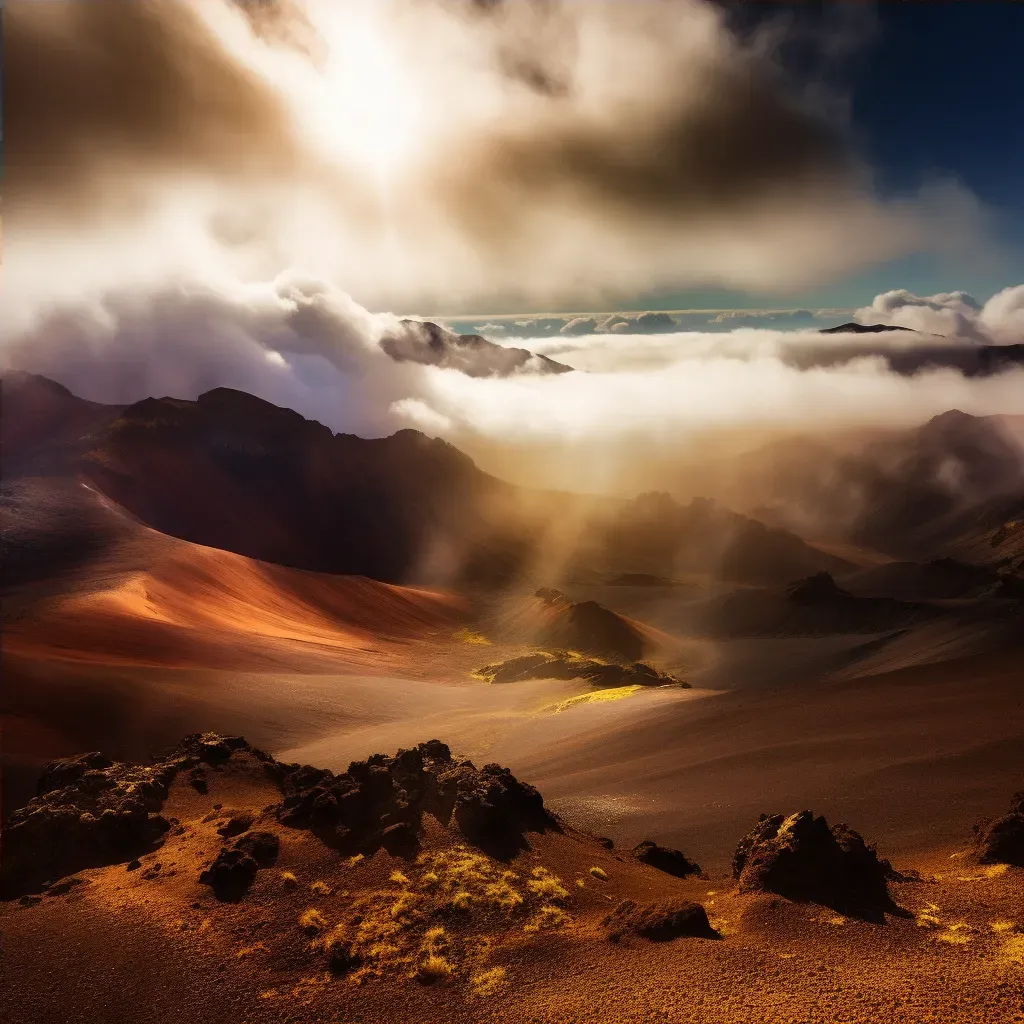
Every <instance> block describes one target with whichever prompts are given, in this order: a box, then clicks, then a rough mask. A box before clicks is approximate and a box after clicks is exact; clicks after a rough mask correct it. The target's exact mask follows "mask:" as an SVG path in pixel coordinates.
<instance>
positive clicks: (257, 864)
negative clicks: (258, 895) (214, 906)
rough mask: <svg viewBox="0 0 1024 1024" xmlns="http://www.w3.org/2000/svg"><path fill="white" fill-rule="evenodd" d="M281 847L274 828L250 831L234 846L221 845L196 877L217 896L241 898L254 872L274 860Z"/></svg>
mask: <svg viewBox="0 0 1024 1024" xmlns="http://www.w3.org/2000/svg"><path fill="white" fill-rule="evenodd" d="M280 849H281V841H280V840H279V839H278V838H277V836H275V835H274V834H273V832H250V833H248V834H246V835H243V836H242V837H241V838H240V839H238V840H237V841H236V842H235V843H234V845H233V846H231V847H224V848H223V849H222V850H221V851H220V853H218V854H217V856H216V858H215V859H214V861H213V863H212V864H210V866H209V867H208V868H206V870H205V871H203V873H202V874H201V875H200V876H199V881H200V882H201V883H202V884H203V885H208V886H210V887H211V888H212V889H213V893H214V895H215V896H216V897H217V899H219V900H223V901H225V902H233V901H236V900H240V899H241V898H242V897H243V896H244V895H245V894H246V892H248V890H249V886H250V885H252V883H253V880H254V879H255V878H256V872H257V871H259V870H260V868H266V867H270V866H271V865H272V864H274V863H275V862H276V861H277V855H278V853H279V852H280Z"/></svg>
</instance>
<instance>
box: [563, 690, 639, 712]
mask: <svg viewBox="0 0 1024 1024" xmlns="http://www.w3.org/2000/svg"><path fill="white" fill-rule="evenodd" d="M643 689H646V687H643V686H638V685H631V686H611V687H609V688H608V689H606V690H591V691H590V692H588V693H580V694H577V695H576V696H575V697H569V698H568V699H567V700H563V701H559V702H558V703H557V704H555V705H554V706H553V707H552V709H551V710H552V711H554V712H555V713H556V714H558V713H559V712H561V711H568V710H569V709H570V708H575V707H579V706H581V705H583V704H601V703H604V702H605V701H609V700H622V699H623V698H624V697H632V696H633V694H634V693H637V692H638V691H640V690H643Z"/></svg>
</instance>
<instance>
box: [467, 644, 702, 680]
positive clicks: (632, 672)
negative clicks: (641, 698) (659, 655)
mask: <svg viewBox="0 0 1024 1024" xmlns="http://www.w3.org/2000/svg"><path fill="white" fill-rule="evenodd" d="M477 675H478V676H482V677H484V678H485V679H488V680H489V681H490V682H492V683H518V682H523V681H525V680H527V679H585V680H586V681H587V682H588V683H590V685H591V686H597V687H603V688H607V687H614V686H683V687H689V685H690V684H689V683H684V682H681V681H680V680H679V679H677V678H676V677H675V676H671V675H666V674H663V673H660V672H658V671H657V670H656V669H653V668H651V666H650V665H647V664H644V663H643V662H641V661H637V662H634V663H633V664H632V665H614V664H611V665H610V664H606V663H605V662H602V661H595V660H593V659H590V658H581V657H579V656H578V655H574V654H568V653H565V652H562V651H554V652H552V653H538V654H526V655H523V656H522V657H519V658H510V659H509V660H508V661H503V662H498V663H496V664H494V665H484V667H483V668H481V669H478V670H477Z"/></svg>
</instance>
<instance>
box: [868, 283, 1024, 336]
mask: <svg viewBox="0 0 1024 1024" xmlns="http://www.w3.org/2000/svg"><path fill="white" fill-rule="evenodd" d="M855 318H856V319H857V321H858V322H859V323H862V324H873V323H878V324H889V325H892V326H894V327H907V328H910V329H911V330H914V331H921V332H923V333H926V334H937V335H941V336H944V337H946V338H950V339H957V340H961V341H977V342H981V343H985V344H995V345H1005V344H1014V343H1024V285H1017V286H1016V287H1013V288H1006V289H1004V290H1003V291H1001V292H999V293H998V294H996V295H993V296H992V298H991V299H989V300H988V302H986V303H985V304H984V305H983V304H982V303H980V302H979V301H978V300H977V299H976V298H974V296H972V295H968V294H967V293H966V292H944V293H941V294H939V295H928V296H921V295H914V294H913V293H912V292H908V291H906V290H905V289H898V290H895V291H891V292H885V293H884V294H882V295H878V296H876V297H875V300H874V301H873V302H872V303H871V305H870V306H865V307H864V308H863V309H858V310H857V312H856V314H855Z"/></svg>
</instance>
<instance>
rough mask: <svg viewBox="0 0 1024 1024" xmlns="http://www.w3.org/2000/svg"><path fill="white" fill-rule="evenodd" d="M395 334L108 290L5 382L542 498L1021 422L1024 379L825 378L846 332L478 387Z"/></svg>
mask: <svg viewBox="0 0 1024 1024" xmlns="http://www.w3.org/2000/svg"><path fill="white" fill-rule="evenodd" d="M1001 302H1005V303H1006V304H1007V305H1008V307H1009V309H1010V311H1011V313H1014V312H1016V310H1017V308H1018V307H1017V306H1016V305H1015V304H1014V303H1013V302H1012V301H1010V302H1006V300H1005V299H1003V300H1001ZM402 331H403V327H402V325H401V323H400V321H398V320H397V318H395V317H393V316H390V315H377V314H371V313H368V312H367V311H366V310H365V309H363V308H362V307H360V306H359V305H358V304H357V303H355V302H353V301H352V300H351V299H350V298H349V297H348V296H347V295H345V294H344V293H343V292H341V291H340V290H339V289H338V288H337V287H335V286H333V285H329V284H326V283H324V282H321V281H316V280H311V279H308V278H301V277H297V276H294V275H293V276H290V277H284V278H280V279H277V280H275V281H273V282H269V283H265V284H261V285H249V286H235V287H232V288H230V289H220V288H215V287H212V286H210V285H209V284H202V285H197V284H194V283H193V284H190V285H186V284H179V285H177V286H175V287H173V288H165V289H163V290H160V291H156V292H153V293H150V294H145V295H144V294H140V293H138V292H136V291H127V292H125V291H122V292H120V293H112V294H110V295H107V296H105V297H104V298H103V299H101V300H99V301H95V302H92V303H90V304H87V305H77V306H73V307H68V308H64V309H62V310H59V311H55V312H53V313H52V314H51V315H50V316H49V317H47V318H46V319H45V320H44V321H42V322H41V323H40V324H38V325H36V326H35V327H34V328H32V329H30V330H29V331H27V332H25V333H23V334H21V335H19V336H18V337H17V338H15V339H13V340H12V341H11V342H10V343H8V344H7V345H6V346H4V348H3V350H2V356H3V365H4V366H5V367H13V368H20V369H26V370H31V371H34V372H38V373H43V374H46V375H48V376H52V377H54V378H56V379H57V380H59V381H60V382H61V383H64V384H66V385H67V386H68V387H70V388H71V389H72V390H73V391H75V392H76V393H78V394H81V395H83V396H85V397H88V398H92V399H95V400H100V401H108V402H130V401H135V400H137V399H140V398H143V397H146V396H148V395H156V396H162V395H173V396H176V397H182V398H194V397H196V396H197V395H198V394H200V393H201V392H203V391H206V390H209V389H210V388H213V387H217V386H228V387H235V388H242V389H245V390H248V391H251V392H253V393H255V394H257V395H259V396H260V397H263V398H266V399H268V400H270V401H273V402H276V403H278V404H281V405H286V406H289V407H292V408H295V409H297V410H298V411H299V412H301V413H303V414H304V415H306V416H309V417H313V418H316V419H319V420H321V421H322V422H324V423H326V424H327V425H328V426H330V427H331V428H332V429H334V430H340V431H348V432H354V433H359V434H363V435H379V434H384V433H390V432H392V431H394V430H396V429H399V428H401V427H406V426H415V427H419V428H420V429H423V430H426V431H429V432H431V433H434V432H437V433H441V434H443V436H445V438H446V439H447V440H450V441H452V442H453V443H455V444H457V445H458V446H460V447H462V448H464V449H466V450H467V451H469V452H470V453H472V454H475V455H476V456H477V457H479V458H480V459H481V460H482V462H483V465H484V466H485V468H488V469H490V470H492V471H494V472H505V471H509V472H512V471H513V469H514V468H515V467H516V466H518V469H515V472H517V473H518V474H519V475H520V476H521V478H522V479H526V480H529V481H530V482H532V483H535V484H545V485H549V486H566V487H573V486H575V487H580V488H587V487H590V488H593V487H598V488H604V487H608V486H612V482H613V481H621V480H622V479H623V478H625V477H628V478H629V479H630V480H635V481H636V482H637V484H638V485H645V486H651V485H652V484H653V483H654V482H656V477H657V474H656V473H655V470H654V467H655V465H656V462H657V459H669V458H678V457H679V456H680V453H681V452H683V451H684V450H685V449H686V448H687V446H688V445H696V444H698V443H699V442H700V439H701V438H703V437H706V436H707V435H709V434H714V433H722V432H747V433H748V434H750V435H751V436H753V437H756V438H760V439H763V438H764V437H766V436H767V435H769V434H771V433H773V432H781V431H800V430H813V432H814V433H815V435H816V436H821V435H822V434H824V433H826V432H827V431H829V430H843V429H847V428H851V427H852V428H857V427H866V426H870V427H871V428H872V429H876V428H878V427H879V426H886V425H897V424H913V423H918V422H922V421H923V420H925V419H927V418H929V417H931V416H933V415H935V414H936V413H939V412H943V411H945V410H947V409H950V408H959V409H961V410H963V411H965V412H968V413H977V414H986V413H996V412H998V413H1024V369H1021V368H1020V367H1009V368H1007V367H1003V368H1002V369H1000V370H999V371H998V372H993V373H991V374H990V375H988V376H986V377H977V378H971V377H969V376H966V375H965V374H964V373H963V372H960V371H959V370H957V369H956V368H951V367H942V366H938V367H935V366H932V367H930V368H926V369H922V370H919V372H915V373H913V374H903V373H900V372H895V371H894V370H893V369H892V368H891V367H890V364H889V363H888V362H887V360H886V358H884V357H883V356H882V355H879V354H877V353H873V352H870V351H867V352H862V353H860V354H859V355H857V356H856V357H855V358H845V357H844V358H843V359H842V360H839V361H835V362H834V363H832V364H828V365H826V364H824V363H823V362H822V361H821V357H820V353H821V352H826V351H828V350H829V349H830V348H834V349H836V350H841V349H842V347H843V346H844V345H846V344H847V342H848V341H849V340H850V339H848V338H844V336H842V335H824V336H823V335H821V334H818V333H817V332H810V331H796V332H787V331H778V330H756V329H750V328H741V329H738V330H735V331H732V332H729V333H698V332H676V333H673V334H648V335H643V334H634V335H626V336H623V335H618V334H605V335H588V336H578V337H564V336H559V337H556V338H550V339H549V340H547V341H538V342H537V343H535V344H534V345H532V346H531V347H533V348H534V349H536V350H537V351H538V352H540V353H541V354H547V355H551V354H558V355H566V354H568V355H570V356H571V359H570V362H571V364H572V365H573V366H576V367H578V368H579V369H578V372H575V373H564V374H555V375H550V376H541V375H537V374H522V373H518V374H515V375H513V376H510V377H507V378H497V377H486V378H484V377H473V376H467V375H466V374H465V373H463V372H459V371H457V370H455V369H450V368H444V367H442V366H435V365H426V364H424V363H421V362H415V361H407V362H398V363H396V362H394V361H393V359H392V358H390V357H389V356H388V355H387V354H386V353H385V352H384V351H383V350H382V349H381V347H380V341H381V339H382V338H384V337H388V336H395V335H396V333H398V334H400V333H401V332H402ZM885 337H887V338H892V339H893V341H892V346H893V351H899V350H900V346H901V345H902V344H904V341H903V340H902V339H905V338H909V339H914V338H916V337H917V336H916V335H910V334H907V335H899V334H897V335H888V336H885ZM853 340H858V339H853ZM871 341H872V343H873V344H876V345H877V344H878V340H877V337H876V338H874V339H871ZM953 348H954V349H957V348H958V346H953ZM911 350H913V343H911ZM503 351H506V350H503ZM807 353H812V354H819V355H815V358H807V357H806V354H807ZM517 460H521V461H519V462H517ZM645 472H647V473H648V475H649V477H650V479H647V478H643V474H644V473H645Z"/></svg>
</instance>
